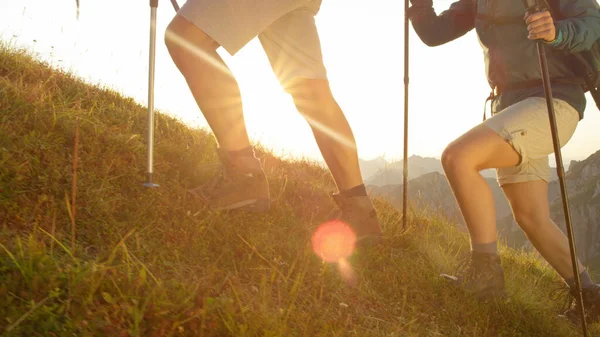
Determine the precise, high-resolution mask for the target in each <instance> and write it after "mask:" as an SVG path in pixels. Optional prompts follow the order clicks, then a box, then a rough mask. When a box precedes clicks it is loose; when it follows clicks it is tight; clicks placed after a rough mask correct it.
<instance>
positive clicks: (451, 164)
mask: <svg viewBox="0 0 600 337" xmlns="http://www.w3.org/2000/svg"><path fill="white" fill-rule="evenodd" d="M441 161H442V167H443V169H444V171H445V172H446V173H447V174H448V173H449V172H455V171H460V170H462V169H465V168H468V160H467V158H466V156H465V155H464V151H461V148H460V146H458V145H456V144H455V143H450V144H449V145H448V146H446V148H445V149H444V151H443V152H442V158H441Z"/></svg>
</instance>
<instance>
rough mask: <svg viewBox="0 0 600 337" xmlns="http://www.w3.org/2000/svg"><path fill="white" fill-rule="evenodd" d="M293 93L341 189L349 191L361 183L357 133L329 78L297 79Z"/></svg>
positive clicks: (292, 88) (296, 103) (295, 101)
mask: <svg viewBox="0 0 600 337" xmlns="http://www.w3.org/2000/svg"><path fill="white" fill-rule="evenodd" d="M290 93H291V95H292V97H293V99H294V103H295V105H296V107H297V108H298V111H300V113H301V114H302V115H303V116H304V118H305V119H306V121H307V122H308V124H309V125H310V128H311V129H312V132H313V135H314V137H315V140H316V142H317V144H318V146H319V149H320V151H321V153H322V155H323V158H324V159H325V162H326V163H327V166H328V167H329V169H330V170H331V174H332V176H333V178H334V179H335V182H336V184H337V186H338V189H339V190H340V191H346V190H350V189H351V188H353V187H355V186H358V185H360V184H362V183H363V180H362V177H361V172H360V167H359V164H358V155H357V148H356V142H355V139H354V135H353V133H352V129H351V128H350V125H349V124H348V121H347V120H346V117H345V116H344V113H343V112H342V110H341V109H340V107H339V105H338V104H337V102H336V101H335V99H334V97H333V95H332V93H331V90H330V88H329V82H328V81H327V80H323V79H298V80H297V81H296V83H295V84H294V85H293V86H292V87H291V88H290Z"/></svg>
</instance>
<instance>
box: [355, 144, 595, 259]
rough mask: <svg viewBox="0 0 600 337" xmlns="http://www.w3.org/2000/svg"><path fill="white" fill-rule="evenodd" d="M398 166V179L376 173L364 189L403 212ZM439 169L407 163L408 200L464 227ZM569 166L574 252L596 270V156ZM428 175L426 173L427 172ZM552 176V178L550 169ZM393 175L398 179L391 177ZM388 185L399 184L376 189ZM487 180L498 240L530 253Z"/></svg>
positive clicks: (424, 161)
mask: <svg viewBox="0 0 600 337" xmlns="http://www.w3.org/2000/svg"><path fill="white" fill-rule="evenodd" d="M411 161H412V163H411ZM438 163H439V161H438ZM397 165H399V166H400V174H399V177H389V176H387V177H386V176H385V175H386V174H394V173H391V172H392V171H391V170H389V169H387V170H386V169H383V170H382V169H380V170H379V171H376V173H375V174H373V175H372V176H371V178H370V179H368V180H367V181H368V182H371V184H368V183H367V185H368V187H367V189H368V190H369V193H371V194H372V195H374V196H381V197H384V198H385V199H387V200H388V201H390V202H391V203H392V204H394V205H395V206H396V207H398V208H400V207H402V192H403V189H402V174H401V172H402V165H401V163H400V164H397ZM389 166H391V165H389ZM440 166H441V165H440ZM440 166H438V164H436V162H435V159H433V158H421V157H418V156H413V157H410V158H409V177H411V176H412V175H411V169H412V170H413V171H412V172H413V174H414V176H416V177H413V178H411V179H410V180H409V185H408V198H409V201H410V203H411V205H413V206H414V207H415V208H416V209H420V210H423V209H426V210H428V211H429V212H432V213H433V212H434V213H435V214H440V215H442V216H444V217H446V218H447V219H448V220H449V221H451V222H454V223H456V224H457V225H459V226H461V227H463V228H464V222H463V220H462V216H461V215H460V211H459V208H458V205H457V204H456V201H455V199H454V196H453V194H452V191H451V189H450V186H449V184H448V182H447V180H446V177H445V175H444V174H443V171H442V172H440V170H439V167H440ZM568 167H569V168H568V170H566V173H565V178H566V181H567V191H568V193H569V204H570V211H571V219H572V222H573V227H574V228H573V229H574V231H575V237H576V244H577V252H578V254H579V256H580V258H581V259H582V260H584V261H586V260H589V261H595V262H594V264H596V265H598V266H599V267H600V256H599V255H600V226H598V222H599V221H600V151H598V152H596V153H594V154H592V155H591V156H589V157H588V158H586V159H585V160H582V161H571V162H570V163H569V166H568ZM428 170H429V172H426V171H428ZM363 172H364V171H363ZM492 173H493V171H492ZM553 173H554V176H555V177H556V170H555V169H554V170H553ZM395 175H398V174H397V173H395ZM387 181H399V182H400V183H392V184H380V183H382V182H387ZM486 181H487V183H488V185H489V186H490V188H491V190H492V194H493V196H494V200H495V207H496V218H497V221H498V232H499V235H500V237H501V239H502V240H504V241H505V242H506V243H507V244H508V245H510V246H512V247H516V248H524V249H531V248H532V246H531V243H530V242H529V241H528V239H527V237H526V236H525V234H524V233H523V231H522V230H521V229H520V227H519V226H517V224H516V223H515V221H514V219H513V217H512V214H511V209H510V206H509V204H508V201H507V200H506V197H505V196H504V194H503V192H502V189H501V188H500V187H499V186H498V183H497V182H496V179H495V175H494V176H492V177H489V176H488V177H486ZM548 189H549V193H548V198H549V201H550V203H551V216H552V219H554V221H555V222H556V223H557V224H558V225H559V227H561V228H562V229H563V231H565V225H564V223H565V221H564V215H563V211H562V200H561V197H560V186H559V185H558V180H557V179H554V180H553V181H552V182H551V183H550V185H549V186H548Z"/></svg>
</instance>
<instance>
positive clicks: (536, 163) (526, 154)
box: [483, 97, 579, 186]
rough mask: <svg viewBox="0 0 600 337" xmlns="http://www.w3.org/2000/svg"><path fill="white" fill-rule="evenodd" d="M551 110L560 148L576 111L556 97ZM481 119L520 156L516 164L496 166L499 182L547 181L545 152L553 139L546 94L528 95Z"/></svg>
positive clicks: (549, 151) (574, 124) (568, 136)
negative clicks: (513, 165) (503, 166)
mask: <svg viewBox="0 0 600 337" xmlns="http://www.w3.org/2000/svg"><path fill="white" fill-rule="evenodd" d="M554 113H555V115H556V124H557V129H558V138H559V143H560V146H561V148H562V147H563V146H564V145H565V144H566V143H567V142H568V141H569V140H570V139H571V137H572V136H573V134H574V133H575V129H576V128H577V124H578V123H579V113H578V112H577V110H575V108H573V107H572V106H571V105H570V104H569V103H567V102H565V101H563V100H560V99H556V98H554ZM483 123H484V124H485V125H487V126H488V127H490V128H491V129H492V130H494V131H495V132H496V133H497V134H499V135H500V136H501V137H502V138H504V139H505V140H506V141H507V142H508V143H509V144H511V145H512V147H513V148H514V149H515V151H517V152H518V153H519V155H520V157H521V161H520V163H519V164H518V165H517V166H515V167H508V168H501V169H498V170H497V174H498V183H499V184H500V186H502V185H503V184H509V183H518V182H525V181H533V180H544V181H547V182H549V181H550V179H551V172H550V166H549V160H548V156H549V155H550V154H552V153H554V145H553V144H554V143H553V140H552V132H551V129H550V119H549V117H548V107H547V105H546V99H545V98H543V97H530V98H527V99H525V100H523V101H520V102H518V103H515V104H513V105H511V106H509V107H507V108H506V109H504V110H502V111H500V112H498V113H496V114H494V115H493V116H492V117H491V118H489V119H487V120H485V121H484V122H483Z"/></svg>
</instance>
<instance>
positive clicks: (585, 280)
mask: <svg viewBox="0 0 600 337" xmlns="http://www.w3.org/2000/svg"><path fill="white" fill-rule="evenodd" d="M579 280H580V281H581V288H582V289H585V288H589V287H591V286H593V285H594V281H592V277H591V276H590V273H588V271H587V270H584V271H583V272H582V273H581V274H579ZM566 281H567V284H568V285H569V288H571V289H575V277H571V278H570V279H567V280H566Z"/></svg>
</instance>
